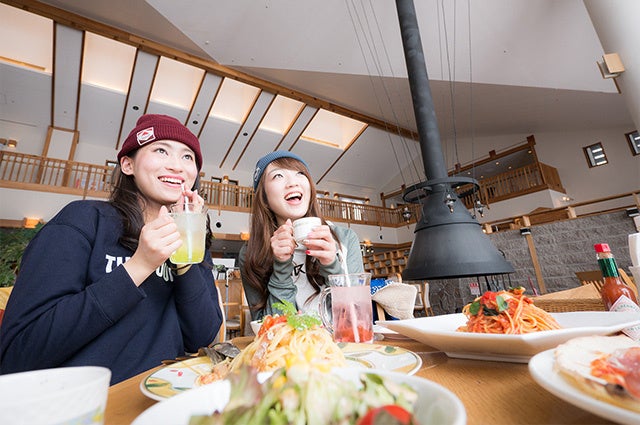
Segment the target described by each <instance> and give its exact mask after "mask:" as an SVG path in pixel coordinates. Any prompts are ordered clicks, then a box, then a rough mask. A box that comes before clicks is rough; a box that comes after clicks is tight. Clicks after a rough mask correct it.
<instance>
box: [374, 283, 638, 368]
mask: <svg viewBox="0 0 640 425" xmlns="http://www.w3.org/2000/svg"><path fill="white" fill-rule="evenodd" d="M522 292H523V290H515V291H514V290H511V291H500V292H497V293H496V292H492V293H488V292H487V293H485V294H483V296H482V297H478V298H476V300H474V302H472V303H470V304H467V305H466V306H465V307H464V309H463V313H458V314H447V315H442V316H433V317H421V318H417V319H408V320H389V321H382V322H378V323H379V324H380V325H382V326H385V327H388V328H389V329H393V330H394V331H396V332H398V333H401V334H403V335H406V336H408V337H410V338H413V339H415V340H417V341H420V342H422V343H424V344H427V345H429V346H431V347H434V348H437V349H438V350H440V351H444V352H445V353H446V354H447V355H448V356H449V357H455V358H466V359H476V360H494V361H507V362H515V363H527V362H528V361H529V359H530V358H531V357H532V356H534V355H536V354H538V353H540V352H542V351H545V350H548V349H551V348H554V347H556V346H557V345H559V344H562V343H563V342H566V341H568V340H569V339H572V338H575V337H579V336H588V335H609V334H613V333H616V332H619V331H621V330H622V329H624V328H626V327H629V326H633V325H637V324H640V318H639V317H638V315H637V314H635V313H633V312H611V311H577V312H567V313H547V312H545V311H544V310H542V309H540V308H537V307H535V306H534V305H533V302H532V301H531V299H530V298H528V297H526V296H524V295H523V293H522Z"/></svg>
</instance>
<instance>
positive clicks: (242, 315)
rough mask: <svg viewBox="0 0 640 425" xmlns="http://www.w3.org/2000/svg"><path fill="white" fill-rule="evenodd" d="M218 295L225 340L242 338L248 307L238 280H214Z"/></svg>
mask: <svg viewBox="0 0 640 425" xmlns="http://www.w3.org/2000/svg"><path fill="white" fill-rule="evenodd" d="M215 282H216V287H217V288H218V293H219V294H221V296H222V306H221V308H222V310H223V311H222V314H223V317H224V318H225V320H224V325H225V339H228V338H230V337H232V336H237V335H239V336H244V334H245V327H246V324H247V321H246V316H247V312H248V309H249V307H248V305H247V301H246V297H245V295H244V287H243V286H242V282H241V281H240V280H233V281H230V280H229V279H225V280H216V281H215Z"/></svg>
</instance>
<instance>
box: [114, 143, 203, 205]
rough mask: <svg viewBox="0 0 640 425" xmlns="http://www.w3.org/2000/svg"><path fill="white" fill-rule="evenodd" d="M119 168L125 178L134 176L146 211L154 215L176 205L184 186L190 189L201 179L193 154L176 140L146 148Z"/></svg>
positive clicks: (122, 160) (141, 149)
mask: <svg viewBox="0 0 640 425" xmlns="http://www.w3.org/2000/svg"><path fill="white" fill-rule="evenodd" d="M120 166H121V168H122V172H123V173H124V174H126V175H130V176H134V178H135V182H136V185H137V186H138V189H139V190H140V193H141V194H142V196H144V198H145V200H146V202H147V205H146V208H147V209H148V210H151V211H155V210H159V209H160V207H161V206H162V205H170V204H173V203H175V202H177V201H178V200H179V199H180V197H181V195H182V185H183V184H184V186H185V187H186V188H189V189H190V188H191V187H193V184H194V182H195V180H196V177H197V176H198V167H197V165H196V161H195V155H194V153H193V151H192V150H191V149H190V148H189V147H187V145H185V144H183V143H181V142H176V141H173V140H159V141H157V142H153V143H150V144H148V145H144V146H142V147H141V148H140V149H138V150H136V151H135V154H134V155H133V156H124V157H122V159H121V161H120ZM147 212H150V211H147Z"/></svg>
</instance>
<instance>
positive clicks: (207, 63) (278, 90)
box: [0, 0, 418, 141]
mask: <svg viewBox="0 0 640 425" xmlns="http://www.w3.org/2000/svg"><path fill="white" fill-rule="evenodd" d="M0 1H2V3H5V4H8V5H10V6H14V7H16V8H19V9H22V10H25V11H27V12H30V13H34V14H36V15H40V16H43V17H45V18H49V19H52V20H53V21H55V22H58V23H60V24H63V25H67V26H69V27H72V28H76V29H79V30H83V31H89V32H92V33H95V34H98V35H101V36H103V37H107V38H111V39H113V40H116V41H120V42H122V43H126V44H129V45H131V46H134V47H136V48H138V49H140V50H143V51H146V52H148V53H152V54H155V55H160V56H165V57H167V58H170V59H174V60H177V61H180V62H184V63H186V64H189V65H193V66H196V67H199V68H201V69H204V70H206V71H209V72H212V73H214V74H217V75H220V76H222V77H226V78H231V79H234V80H237V81H241V82H243V83H246V84H250V85H252V86H255V87H258V88H260V89H262V90H265V91H269V92H272V93H274V94H276V95H278V94H279V95H282V96H286V97H289V98H291V99H295V100H298V101H300V102H304V103H306V104H307V105H310V106H314V107H316V108H322V109H325V110H327V111H331V112H334V113H336V114H339V115H343V116H346V117H349V118H352V119H354V120H358V121H362V122H364V123H366V124H369V125H372V126H374V127H377V128H380V129H382V130H385V131H388V132H391V133H395V134H398V135H400V136H401V137H404V138H407V139H411V140H414V141H417V140H418V134H417V133H416V132H413V131H411V130H408V129H406V128H403V127H400V126H398V125H397V124H393V123H389V122H386V121H383V120H380V119H377V118H374V117H371V116H368V115H364V114H361V113H359V112H355V111H352V110H350V109H347V108H345V107H342V106H340V105H336V104H334V103H331V102H328V101H326V100H323V99H319V98H317V97H315V96H311V95H309V94H306V93H303V92H300V91H297V90H293V89H290V88H287V87H284V86H280V85H278V84H275V83H272V82H270V81H267V80H263V79H261V78H258V77H254V76H252V75H249V74H246V73H244V72H240V71H237V70H234V69H232V68H228V67H225V66H223V65H220V64H219V63H217V62H215V61H214V60H211V59H205V58H201V57H199V56H196V55H192V54H189V53H185V52H182V51H180V50H178V49H175V48H172V47H169V46H167V45H164V44H161V43H157V42H155V41H152V40H149V39H146V38H143V37H139V36H136V35H133V34H131V33H128V32H126V31H123V30H121V29H118V28H116V27H113V26H110V25H107V24H103V23H101V22H97V21H93V20H91V19H89V18H85V17H83V16H81V15H77V14H75V13H72V12H69V11H66V10H63V9H59V8H57V7H54V6H51V5H48V4H44V3H41V2H39V1H35V0H0Z"/></svg>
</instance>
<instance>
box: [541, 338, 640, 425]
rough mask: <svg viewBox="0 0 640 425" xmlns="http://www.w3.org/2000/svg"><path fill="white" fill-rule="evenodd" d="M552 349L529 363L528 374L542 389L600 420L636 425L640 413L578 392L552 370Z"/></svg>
mask: <svg viewBox="0 0 640 425" xmlns="http://www.w3.org/2000/svg"><path fill="white" fill-rule="evenodd" d="M553 353H554V349H551V350H547V351H543V352H542V353H539V354H536V355H535V356H533V358H532V359H531V361H529V373H531V376H532V377H533V379H534V381H536V382H537V383H538V384H540V386H541V387H542V388H544V389H545V390H547V391H549V392H550V393H551V394H553V395H555V396H556V397H558V398H561V399H562V400H564V401H566V402H568V403H571V404H573V405H574V406H577V407H580V408H581V409H584V410H586V411H588V412H591V413H593V414H595V415H598V416H600V417H602V418H605V419H608V420H611V421H614V422H618V423H621V424H629V425H632V424H633V425H637V424H639V423H640V413H636V412H632V411H631V410H627V409H623V408H622V407H618V406H614V405H613V404H609V403H606V402H604V401H602V400H598V399H597V398H595V397H592V396H590V395H589V394H587V393H584V392H582V391H580V390H579V389H578V388H576V387H574V386H573V385H571V384H570V383H569V382H567V381H566V380H565V379H564V378H563V377H562V375H561V374H560V373H559V372H557V371H555V370H554V369H553V364H554V355H553Z"/></svg>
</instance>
